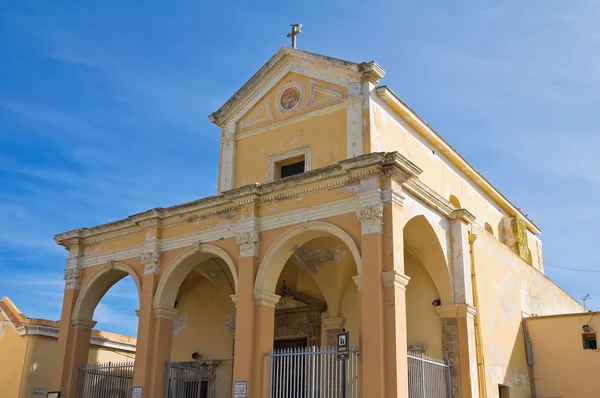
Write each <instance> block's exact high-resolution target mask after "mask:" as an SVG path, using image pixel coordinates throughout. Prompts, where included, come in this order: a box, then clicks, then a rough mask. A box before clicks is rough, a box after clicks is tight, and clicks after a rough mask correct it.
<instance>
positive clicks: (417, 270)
mask: <svg viewBox="0 0 600 398" xmlns="http://www.w3.org/2000/svg"><path fill="white" fill-rule="evenodd" d="M404 267H405V268H404V272H405V274H406V275H408V276H409V277H410V282H409V283H408V286H406V327H407V334H408V341H407V343H408V345H409V346H410V345H412V344H419V345H421V344H427V351H426V352H425V353H426V354H427V355H431V356H434V357H436V358H440V359H442V358H444V354H443V351H442V324H441V321H440V316H439V315H438V313H437V312H436V311H435V307H434V306H433V305H432V302H433V300H435V299H439V298H440V297H439V293H438V291H437V289H436V287H435V284H434V283H433V280H432V279H431V277H430V276H429V274H428V273H427V270H426V269H425V268H424V267H423V266H422V265H421V264H419V262H418V260H417V259H416V258H415V257H414V256H412V255H411V254H409V253H405V254H404Z"/></svg>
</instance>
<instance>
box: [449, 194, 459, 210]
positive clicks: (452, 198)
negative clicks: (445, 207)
mask: <svg viewBox="0 0 600 398" xmlns="http://www.w3.org/2000/svg"><path fill="white" fill-rule="evenodd" d="M448 200H449V201H450V204H451V205H452V206H454V207H456V208H457V209H461V208H462V207H461V205H460V201H459V200H458V198H457V197H456V196H454V195H450V198H449V199H448Z"/></svg>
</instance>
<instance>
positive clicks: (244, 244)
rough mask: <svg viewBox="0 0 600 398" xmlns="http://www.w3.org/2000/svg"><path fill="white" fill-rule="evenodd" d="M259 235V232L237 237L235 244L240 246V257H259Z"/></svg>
mask: <svg viewBox="0 0 600 398" xmlns="http://www.w3.org/2000/svg"><path fill="white" fill-rule="evenodd" d="M258 241H259V234H258V231H257V230H254V231H250V232H244V233H242V234H240V235H238V236H236V237H235V242H236V243H237V244H238V245H240V257H258V250H259V244H258Z"/></svg>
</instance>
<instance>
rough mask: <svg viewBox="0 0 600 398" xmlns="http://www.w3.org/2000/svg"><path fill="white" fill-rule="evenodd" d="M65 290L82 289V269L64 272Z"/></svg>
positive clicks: (68, 269)
mask: <svg viewBox="0 0 600 398" xmlns="http://www.w3.org/2000/svg"><path fill="white" fill-rule="evenodd" d="M64 280H65V290H79V289H80V288H81V268H67V269H65V272H64Z"/></svg>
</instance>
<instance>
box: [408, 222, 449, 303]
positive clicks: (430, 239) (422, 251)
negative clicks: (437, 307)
mask: <svg viewBox="0 0 600 398" xmlns="http://www.w3.org/2000/svg"><path fill="white" fill-rule="evenodd" d="M404 242H405V244H406V245H408V247H409V249H410V250H413V251H414V252H416V254H417V258H418V259H419V260H420V263H421V264H422V265H423V267H425V269H426V270H427V273H429V276H430V277H431V279H432V280H433V283H434V284H435V286H436V288H437V290H438V293H439V294H440V299H441V301H442V304H452V303H454V295H453V293H452V279H451V277H450V269H449V267H448V263H447V262H446V257H445V256H444V250H443V249H442V244H441V242H440V240H439V238H438V236H437V234H436V233H435V231H434V229H433V226H432V225H431V223H430V222H429V220H427V218H426V217H425V216H424V215H419V216H415V217H413V218H411V219H410V220H409V221H408V222H407V223H406V225H405V226H404ZM409 285H410V283H409Z"/></svg>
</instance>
